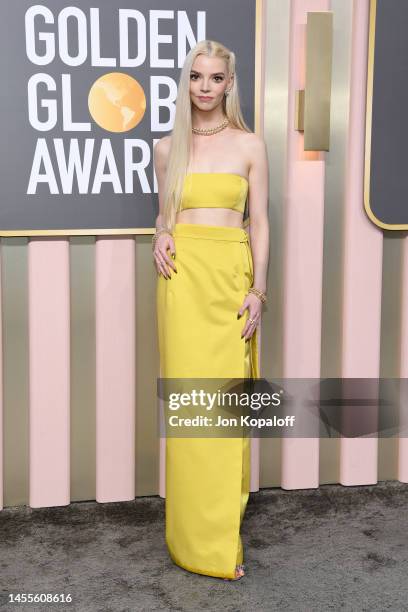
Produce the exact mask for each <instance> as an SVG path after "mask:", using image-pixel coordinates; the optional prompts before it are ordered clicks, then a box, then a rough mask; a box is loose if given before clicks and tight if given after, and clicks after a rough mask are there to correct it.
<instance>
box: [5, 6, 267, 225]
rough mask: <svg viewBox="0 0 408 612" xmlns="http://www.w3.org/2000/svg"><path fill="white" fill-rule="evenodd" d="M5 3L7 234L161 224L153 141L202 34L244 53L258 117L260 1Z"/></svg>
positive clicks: (247, 99) (242, 77)
mask: <svg viewBox="0 0 408 612" xmlns="http://www.w3.org/2000/svg"><path fill="white" fill-rule="evenodd" d="M0 12H1V19H0V57H1V75H2V88H1V89H2V92H1V96H0V104H1V109H0V111H1V112H0V122H1V128H0V129H1V134H2V138H1V140H0V155H1V170H0V172H1V174H0V184H1V196H0V202H1V204H0V235H3V236H10V235H25V236H28V235H30V234H31V232H33V231H34V232H35V234H36V235H38V234H39V231H40V232H41V233H44V235H53V230H58V233H59V234H60V233H61V230H64V231H66V233H67V235H68V234H75V233H76V232H78V230H80V232H78V233H82V234H83V233H84V231H83V230H89V234H98V230H105V231H104V232H103V233H106V229H109V230H111V231H112V234H114V233H115V230H116V231H118V230H122V233H123V229H126V230H129V233H132V232H134V233H141V232H143V229H146V230H148V229H151V228H153V227H154V224H155V217H156V216H157V214H158V200H157V184H156V180H155V176H154V169H153V147H154V144H155V142H156V141H157V140H158V139H159V138H161V137H162V136H163V135H165V134H166V133H168V132H169V131H170V130H171V129H172V125H173V121H174V113H175V103H176V99H177V84H178V79H179V74H180V70H181V67H182V65H183V62H184V59H185V57H186V55H187V53H188V52H189V51H190V49H191V48H192V47H194V46H195V44H196V43H197V42H199V41H200V40H203V39H206V38H210V39H214V40H218V41H220V42H222V43H223V44H225V45H226V46H227V47H229V48H231V49H232V50H233V51H234V52H235V53H236V56H237V75H238V86H239V90H240V95H241V103H242V110H243V113H244V117H245V120H246V122H247V124H248V125H249V126H250V127H251V129H253V127H254V89H255V83H254V78H255V30H256V23H255V19H256V2H254V1H253V0H240V1H239V2H236V1H234V0H224V1H223V2H221V3H220V2H218V1H217V0H205V1H203V0H189V2H188V3H187V4H186V3H185V2H181V1H178V0H172V1H171V2H169V1H165V0H160V1H156V2H153V3H152V2H151V1H149V0H138V2H137V3H135V2H134V1H132V0H120V1H119V2H118V1H112V0H97V1H92V2H91V1H90V0H81V2H80V3H79V2H78V3H76V4H75V3H72V2H55V1H45V2H42V3H41V4H34V3H33V2H28V1H27V0H19V1H18V2H15V1H11V0H4V1H3V2H2V4H1V8H0ZM232 14H233V15H234V19H233V21H231V19H230V16H231V15H232ZM236 24H241V27H239V28H237V25H236Z"/></svg>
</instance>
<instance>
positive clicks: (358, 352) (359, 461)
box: [340, 0, 383, 485]
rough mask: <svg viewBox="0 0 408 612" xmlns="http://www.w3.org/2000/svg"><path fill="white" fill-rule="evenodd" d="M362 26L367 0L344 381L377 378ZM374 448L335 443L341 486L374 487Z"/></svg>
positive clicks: (357, 14)
mask: <svg viewBox="0 0 408 612" xmlns="http://www.w3.org/2000/svg"><path fill="white" fill-rule="evenodd" d="M368 24H369V2H368V0H359V2H354V7H353V32H352V52H351V59H352V66H351V84H350V120H349V134H348V146H347V149H348V150H347V157H346V162H347V168H346V190H345V193H346V195H345V203H344V296H343V300H344V301H343V351H342V376H343V377H344V378H377V377H378V376H379V369H380V332H381V283H382V280H381V277H382V241H383V236H382V231H381V230H380V228H378V227H376V226H375V225H374V224H373V223H372V222H371V221H370V220H369V219H368V217H367V215H366V213H365V211H364V205H363V184H364V183H363V181H364V151H365V144H364V142H365V117H366V116H365V113H366V83H367V52H368ZM374 426H375V424H374ZM377 445H378V441H377V439H376V438H367V439H359V438H342V439H341V445H340V482H341V483H342V484H344V485H361V484H373V483H375V482H377Z"/></svg>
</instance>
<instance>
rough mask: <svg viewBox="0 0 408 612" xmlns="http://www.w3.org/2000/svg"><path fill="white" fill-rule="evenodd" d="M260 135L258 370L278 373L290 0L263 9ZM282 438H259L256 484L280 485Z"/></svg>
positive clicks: (270, 1) (275, 1) (277, 375)
mask: <svg viewBox="0 0 408 612" xmlns="http://www.w3.org/2000/svg"><path fill="white" fill-rule="evenodd" d="M264 19H265V30H266V41H265V55H264V62H265V98H264V138H265V141H266V144H267V147H268V160H269V224H270V256H269V269H268V279H267V291H268V302H267V304H266V306H265V307H264V310H263V314H262V337H261V376H263V377H265V378H268V379H271V378H272V379H273V378H281V377H282V283H283V279H282V273H281V270H282V237H283V206H284V198H283V186H284V176H285V160H286V134H287V114H288V72H289V53H288V51H289V48H288V44H289V23H290V2H288V1H287V0H268V2H266V14H265V17H264ZM280 448H281V443H280V440H279V439H278V438H275V439H267V438H263V439H262V440H261V448H260V483H259V484H260V487H272V486H280V482H281V478H280V473H281V465H280V462H281V452H280Z"/></svg>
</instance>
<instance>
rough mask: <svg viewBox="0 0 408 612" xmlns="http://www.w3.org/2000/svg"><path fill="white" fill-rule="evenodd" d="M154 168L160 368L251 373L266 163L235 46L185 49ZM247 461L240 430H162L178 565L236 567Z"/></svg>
mask: <svg viewBox="0 0 408 612" xmlns="http://www.w3.org/2000/svg"><path fill="white" fill-rule="evenodd" d="M154 165H155V173H156V177H157V182H158V192H159V215H158V217H157V220H156V233H155V235H154V236H153V241H152V242H153V256H154V262H155V266H156V269H157V273H158V279H157V317H158V319H157V320H158V338H159V351H160V376H161V377H163V378H194V377H197V378H205V377H207V378H226V377H235V378H248V377H250V378H259V364H258V349H257V329H258V326H259V322H260V317H261V310H262V306H263V303H264V302H265V301H266V277H267V266H268V253H269V227H268V212H267V200H268V162H267V154H266V147H265V143H264V141H263V140H262V139H261V138H260V137H258V136H257V135H256V134H254V133H252V132H251V130H250V129H249V128H248V127H247V125H246V124H245V122H244V119H243V116H242V113H241V109H240V101H239V90H238V80H237V73H236V65H235V55H234V53H233V52H232V51H230V50H229V49H227V48H226V47H225V46H224V45H222V44H220V43H219V42H216V41H212V40H204V41H201V42H199V43H198V44H197V45H196V46H195V47H194V48H193V49H191V51H190V52H189V54H188V55H187V57H186V60H185V63H184V65H183V68H182V70H181V75H180V82H179V87H178V96H177V103H176V114H175V121H174V127H173V131H172V132H171V134H170V135H167V136H165V137H163V138H161V139H160V140H159V141H158V142H157V143H156V146H155V148H154ZM247 200H248V203H249V215H250V232H249V235H248V233H247V232H246V230H245V229H244V228H243V215H244V211H245V204H246V202H247ZM249 469H250V446H249V439H248V437H246V436H242V437H235V438H216V437H206V438H176V437H167V439H166V500H165V507H166V543H167V547H168V550H169V553H170V556H171V558H172V560H173V561H174V562H175V563H176V564H177V565H179V566H181V567H183V568H184V569H186V570H189V571H191V572H196V573H198V574H204V575H207V576H215V577H219V578H224V579H230V580H237V579H240V578H241V577H242V576H243V575H244V573H245V572H244V565H243V546H242V540H241V536H240V525H241V522H242V518H243V515H244V512H245V507H246V504H247V500H248V496H249Z"/></svg>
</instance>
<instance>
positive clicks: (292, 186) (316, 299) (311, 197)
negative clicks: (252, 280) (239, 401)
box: [282, 0, 329, 489]
mask: <svg viewBox="0 0 408 612" xmlns="http://www.w3.org/2000/svg"><path fill="white" fill-rule="evenodd" d="M326 10H329V4H328V2H327V0H293V1H292V5H291V33H290V61H289V83H288V95H289V104H288V157H287V183H286V200H285V211H284V213H285V223H284V231H285V236H284V283H285V285H284V298H283V299H284V303H283V376H284V378H318V377H319V376H320V336H321V311H322V306H321V296H322V271H323V221H324V157H323V155H324V154H323V153H320V152H309V151H304V139H303V134H302V133H301V132H298V131H296V130H295V129H294V127H293V126H294V123H295V92H296V91H297V90H299V89H304V88H305V59H306V58H305V50H306V40H305V34H306V23H307V12H309V11H326ZM317 436H318V432H317ZM318 486H319V439H318V437H317V438H283V439H282V488H284V489H299V488H310V487H318Z"/></svg>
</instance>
